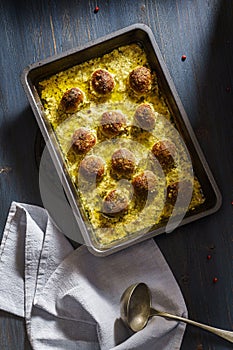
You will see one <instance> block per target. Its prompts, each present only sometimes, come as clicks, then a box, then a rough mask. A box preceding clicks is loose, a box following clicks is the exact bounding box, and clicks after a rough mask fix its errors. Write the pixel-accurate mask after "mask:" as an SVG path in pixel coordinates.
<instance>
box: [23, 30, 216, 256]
mask: <svg viewBox="0 0 233 350" xmlns="http://www.w3.org/2000/svg"><path fill="white" fill-rule="evenodd" d="M130 43H139V44H140V45H141V46H142V47H143V49H144V50H145V52H146V54H147V59H148V62H149V64H150V66H151V68H152V69H155V70H156V72H157V74H158V76H159V78H160V84H161V88H162V89H163V91H165V93H166V97H167V102H168V105H169V108H170V109H171V110H172V115H173V116H174V119H175V124H176V128H177V129H178V131H179V133H180V134H181V135H182V138H183V140H184V143H185V145H186V147H187V149H188V151H189V154H190V155H191V160H192V165H193V169H194V172H195V175H196V176H197V178H198V180H199V182H200V184H201V187H202V190H203V192H204V194H205V202H204V203H203V204H201V205H200V206H199V207H198V208H197V209H195V210H194V211H193V212H191V213H188V214H187V215H186V216H185V217H184V218H183V220H182V221H181V223H180V224H179V225H184V224H187V223H190V222H192V221H194V220H197V219H200V218H202V217H204V216H207V215H209V214H212V213H214V212H216V211H217V210H218V209H219V207H220V205H221V195H220V192H219V190H218V187H217V185H216V183H215V180H214V178H213V176H212V173H211V171H210V169H209V166H208V164H207V162H206V160H205V158H204V155H203V153H202V151H201V149H200V146H199V144H198V142H197V140H196V137H195V135H194V132H193V130H192V127H191V125H190V122H189V120H188V118H187V115H186V113H185V111H184V108H183V106H182V104H181V101H180V99H179V96H178V94H177V92H176V89H175V87H174V84H173V82H172V79H171V77H170V75H169V72H168V70H167V68H166V66H165V63H164V61H163V58H162V56H161V53H160V51H159V48H158V46H157V44H156V42H155V39H154V36H153V33H152V31H151V30H150V28H149V27H147V26H146V25H143V24H135V25H132V26H129V27H126V28H124V29H121V30H119V31H117V32H114V33H112V34H109V35H107V36H105V37H104V38H100V39H98V40H95V41H92V42H89V43H88V44H86V45H84V46H82V47H78V48H75V49H72V50H70V51H68V52H65V53H62V54H60V55H56V56H53V57H51V58H48V59H46V60H43V61H40V62H38V63H35V64H32V65H30V66H28V67H26V68H25V70H24V72H23V74H22V83H23V87H24V89H25V92H26V95H27V97H28V100H29V102H30V105H31V107H32V110H33V112H34V115H35V117H36V120H37V123H38V125H39V128H40V130H41V133H42V135H43V137H44V140H45V142H46V144H47V146H48V149H49V152H50V155H51V158H52V160H53V162H54V165H55V167H56V170H57V171H58V172H59V174H61V175H62V176H61V181H62V185H63V188H64V191H65V194H66V197H67V199H68V202H69V205H70V207H71V208H72V211H73V214H74V216H75V218H76V219H77V223H78V226H79V228H80V230H81V231H82V234H83V238H84V241H85V244H87V246H88V247H89V249H90V251H91V252H92V253H93V254H95V255H100V256H104V255H108V254H110V253H113V252H115V251H117V250H120V249H123V248H125V247H127V246H129V245H132V244H134V243H137V242H139V241H142V240H144V239H148V238H150V237H153V236H155V235H158V234H161V233H164V232H165V226H163V225H162V226H161V225H160V226H159V227H157V228H155V229H154V230H153V231H151V232H148V233H146V234H143V235H139V236H136V237H134V236H132V237H131V238H128V239H126V240H123V241H121V242H119V243H117V244H115V245H112V246H111V247H107V248H102V247H99V246H98V245H96V244H95V243H94V242H93V241H92V239H91V238H90V235H89V233H88V229H87V227H86V223H85V220H84V217H83V214H82V208H80V205H79V200H78V198H77V193H76V191H75V189H74V188H73V185H72V181H71V180H70V178H69V174H68V172H67V169H66V165H65V164H64V161H63V158H62V155H61V152H60V149H59V145H58V142H57V139H56V135H55V134H54V131H53V129H52V127H51V125H50V124H49V123H48V122H47V120H46V119H45V117H44V112H43V105H42V101H41V99H40V96H39V91H38V83H39V82H40V81H41V80H43V79H45V78H47V77H50V76H52V75H53V74H56V73H58V72H60V71H63V70H66V69H68V68H70V67H72V66H74V65H78V64H80V63H82V62H85V61H88V60H90V59H92V58H95V57H99V56H102V55H104V54H106V53H109V52H110V51H112V50H113V49H115V48H118V47H120V46H124V45H128V44H130Z"/></svg>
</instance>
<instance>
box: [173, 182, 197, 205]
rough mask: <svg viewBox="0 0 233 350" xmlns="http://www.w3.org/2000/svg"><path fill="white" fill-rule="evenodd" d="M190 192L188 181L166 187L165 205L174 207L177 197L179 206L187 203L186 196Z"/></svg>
mask: <svg viewBox="0 0 233 350" xmlns="http://www.w3.org/2000/svg"><path fill="white" fill-rule="evenodd" d="M191 192H192V184H191V182H190V181H188V180H182V181H180V182H179V181H176V182H173V183H171V184H169V185H168V187H167V203H169V204H171V205H175V203H176V200H177V197H178V195H179V204H180V205H182V203H185V202H186V201H187V196H188V195H189V194H191Z"/></svg>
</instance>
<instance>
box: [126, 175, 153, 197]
mask: <svg viewBox="0 0 233 350" xmlns="http://www.w3.org/2000/svg"><path fill="white" fill-rule="evenodd" d="M132 185H133V188H134V193H135V195H136V196H139V197H147V196H148V194H152V193H155V192H156V188H157V178H156V176H155V174H154V173H153V172H152V171H150V170H145V171H143V172H142V173H140V174H139V175H136V176H135V177H134V178H133V180H132Z"/></svg>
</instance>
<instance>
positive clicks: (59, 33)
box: [0, 0, 233, 350]
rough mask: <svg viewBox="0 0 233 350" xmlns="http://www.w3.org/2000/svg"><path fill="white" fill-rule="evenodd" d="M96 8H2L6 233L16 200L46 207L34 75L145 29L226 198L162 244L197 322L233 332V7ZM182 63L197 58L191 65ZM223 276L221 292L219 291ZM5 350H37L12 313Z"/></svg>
mask: <svg viewBox="0 0 233 350" xmlns="http://www.w3.org/2000/svg"><path fill="white" fill-rule="evenodd" d="M96 5H97V3H96V1H94V0H89V1H82V0H73V1H72V2H68V1H67V0H66V1H65V0H56V1H55V0H47V1H46V0H41V1H32V0H20V1H17V2H15V1H14V0H7V1H4V2H3V1H2V2H0V28H1V31H0V41H1V50H0V69H1V79H0V102H1V103H0V149H1V152H0V195H1V201H0V229H1V231H0V232H2V231H3V228H4V225H5V220H6V217H7V213H8V209H9V205H10V203H11V201H12V200H16V201H19V202H28V203H33V204H41V199H40V193H39V186H38V170H37V166H36V161H35V150H34V145H35V139H36V134H37V132H38V127H37V124H36V122H35V120H34V117H33V114H32V111H31V109H30V108H29V104H28V101H27V99H26V96H25V94H24V92H23V89H22V86H21V83H20V75H21V73H22V71H23V69H24V67H25V66H27V65H28V64H30V63H33V62H36V61H38V60H41V59H44V58H46V57H49V56H52V55H54V54H56V53H60V52H63V51H65V50H68V49H71V48H73V47H76V46H79V45H81V44H85V43H88V42H89V41H90V40H92V39H95V38H99V37H101V36H104V35H105V34H108V33H110V32H112V31H115V30H118V29H120V28H123V27H125V26H128V25H130V24H133V23H138V22H140V23H145V24H147V25H149V26H150V27H151V29H152V31H153V33H154V35H155V38H156V41H157V43H158V45H159V48H160V50H161V53H162V55H163V58H164V60H165V62H166V64H167V66H168V69H169V72H170V74H171V76H172V78H173V80H174V83H175V86H176V88H177V90H178V93H179V95H180V98H181V100H182V103H183V105H184V107H185V110H186V112H187V114H188V116H189V119H190V121H191V124H192V126H193V128H194V131H195V133H196V136H197V138H198V141H199V142H200V145H201V147H202V149H203V152H204V154H205V156H206V158H207V160H208V163H209V166H210V168H211V170H212V172H213V174H214V177H215V179H216V181H217V183H218V185H219V187H220V190H221V193H222V196H223V205H222V207H221V209H220V210H219V211H218V212H217V213H216V214H214V215H212V216H209V217H206V218H204V219H201V220H199V221H197V222H194V223H192V224H189V225H186V226H185V227H181V228H178V229H177V230H176V231H175V232H173V233H172V234H169V235H162V236H160V237H157V238H156V242H157V243H158V244H159V246H160V248H161V250H162V252H163V254H164V255H165V257H166V259H167V261H168V263H169V265H170V266H171V268H172V271H173V272H174V275H175V277H176V279H177V281H178V283H179V285H180V287H181V289H182V292H183V294H184V298H185V300H186V303H187V307H188V310H189V316H190V318H193V319H195V320H198V321H200V322H204V323H209V324H211V325H213V326H216V327H219V328H225V329H229V330H233V273H232V272H233V259H232V257H233V207H232V205H231V201H232V200H233V191H232V188H233V187H232V186H233V174H232V170H233V154H232V153H233V152H232V150H233V98H232V97H233V64H232V62H233V31H232V13H233V3H232V1H229V0H211V1H210V0H209V1H208V0H206V1H203V0H196V1H191V0H189V1H183V0H176V1H174V0H138V1H135V0H118V1H113V0H99V1H98V6H99V8H100V10H99V12H98V13H96V14H95V13H94V8H95V6H96ZM182 54H185V55H186V56H187V59H186V61H184V62H182V61H181V56H182ZM4 169H5V170H4ZM208 254H211V256H212V259H210V260H208V259H207V255H208ZM215 276H216V277H218V283H216V284H213V282H212V279H213V277H215ZM6 303H7V300H6ZM231 348H232V345H230V344H228V343H227V342H226V341H224V340H221V339H218V338H217V337H215V336H214V335H211V334H208V333H206V332H204V331H201V330H199V329H195V328H193V327H191V326H188V327H187V330H186V334H185V337H184V341H183V344H182V350H191V349H193V350H198V349H199V350H200V349H205V350H207V349H208V350H228V349H231ZM0 349H2V350H11V349H12V350H13V349H17V350H22V349H30V345H29V344H28V341H27V340H26V337H25V331H24V322H23V321H22V320H21V319H19V318H16V317H14V316H11V315H9V314H7V313H4V312H0ZM161 350H162V349H161ZM171 350H173V349H171Z"/></svg>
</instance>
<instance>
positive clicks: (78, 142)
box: [72, 128, 96, 154]
mask: <svg viewBox="0 0 233 350" xmlns="http://www.w3.org/2000/svg"><path fill="white" fill-rule="evenodd" d="M95 144H96V136H95V135H94V134H93V133H92V132H91V131H90V130H88V129H86V128H79V129H77V130H75V132H74V134H73V136H72V145H73V148H74V150H75V151H76V153H78V154H84V153H87V152H89V151H90V149H91V148H92V147H93V146H95Z"/></svg>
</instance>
